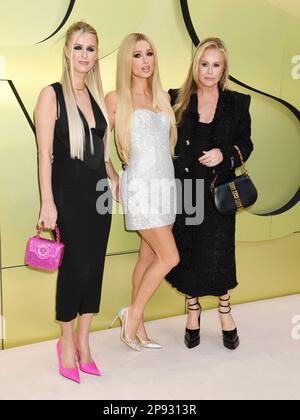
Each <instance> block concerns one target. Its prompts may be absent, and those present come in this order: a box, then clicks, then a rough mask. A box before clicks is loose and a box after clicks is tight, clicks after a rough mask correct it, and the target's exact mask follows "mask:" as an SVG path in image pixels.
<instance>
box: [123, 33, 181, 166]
mask: <svg viewBox="0 0 300 420" xmlns="http://www.w3.org/2000/svg"><path fill="white" fill-rule="evenodd" d="M138 41H146V42H148V44H149V45H150V47H151V49H152V51H153V54H154V61H155V64H154V72H153V75H152V77H151V78H150V79H149V85H150V88H151V92H152V96H153V109H154V111H155V112H158V111H161V112H165V114H166V115H167V116H168V117H169V119H170V121H171V130H170V150H171V154H172V155H174V151H175V146H176V142H177V128H176V120H175V115H174V111H173V109H172V107H171V104H170V100H169V97H168V95H167V94H166V92H164V90H163V88H162V84H161V81H160V76H159V69H158V59H157V51H156V48H155V46H154V44H153V42H152V41H151V40H150V39H149V38H148V37H147V36H146V35H144V34H140V33H132V34H130V35H128V36H127V37H126V38H125V39H124V40H123V42H122V44H121V46H120V48H119V52H118V63H117V88H116V91H117V96H118V105H117V109H116V118H115V137H116V144H117V148H118V152H119V156H120V158H121V160H122V161H123V162H124V163H126V164H128V162H129V159H130V153H131V131H132V124H133V117H134V108H133V101H132V91H131V84H132V59H133V52H134V48H135V45H136V43H137V42H138ZM145 153H146V150H145Z"/></svg>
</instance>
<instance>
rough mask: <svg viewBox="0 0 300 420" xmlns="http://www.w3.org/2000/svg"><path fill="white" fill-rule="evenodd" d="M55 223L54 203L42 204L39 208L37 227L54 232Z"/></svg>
mask: <svg viewBox="0 0 300 420" xmlns="http://www.w3.org/2000/svg"><path fill="white" fill-rule="evenodd" d="M56 221H57V210H56V206H55V203H54V201H49V202H44V203H42V206H41V211H40V218H39V221H38V227H39V228H43V229H50V230H54V229H55V225H56Z"/></svg>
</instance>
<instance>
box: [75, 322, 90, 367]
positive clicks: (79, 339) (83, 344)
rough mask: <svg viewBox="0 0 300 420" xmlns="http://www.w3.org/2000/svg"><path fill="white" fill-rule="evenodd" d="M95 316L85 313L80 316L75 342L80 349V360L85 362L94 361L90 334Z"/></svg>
mask: <svg viewBox="0 0 300 420" xmlns="http://www.w3.org/2000/svg"><path fill="white" fill-rule="evenodd" d="M93 316H94V314H84V315H82V316H79V318H78V323H77V330H76V335H75V342H76V347H77V350H78V351H79V355H80V360H81V362H82V363H83V364H89V363H91V362H92V356H91V351H90V343H89V336H90V328H91V324H92V320H93Z"/></svg>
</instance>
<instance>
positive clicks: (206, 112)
mask: <svg viewBox="0 0 300 420" xmlns="http://www.w3.org/2000/svg"><path fill="white" fill-rule="evenodd" d="M227 80H228V56H227V52H226V48H225V45H224V43H223V42H222V41H221V40H220V39H218V38H207V39H206V40H204V41H203V42H202V43H201V44H200V45H199V47H198V49H197V51H196V54H195V57H194V60H193V63H192V65H191V68H190V71H189V75H188V78H187V80H186V82H185V83H184V85H183V87H182V88H181V89H180V90H179V92H178V91H175V90H171V91H170V94H171V97H172V102H173V104H174V105H175V106H174V110H175V113H176V119H177V124H178V144H177V149H176V156H177V158H176V159H175V161H174V164H175V172H176V178H178V179H180V180H182V181H184V180H186V179H190V180H191V182H192V184H193V187H194V188H193V192H192V195H191V197H190V199H191V200H192V202H193V204H194V205H195V204H196V201H195V200H196V194H195V184H196V182H195V181H196V180H197V179H198V180H199V179H202V180H204V220H203V223H202V224H196V225H188V224H187V223H186V217H187V214H185V213H184V212H183V213H182V214H178V216H177V219H176V223H175V225H174V236H175V239H176V243H177V246H178V250H179V253H180V263H179V265H178V266H177V267H175V268H174V269H173V270H172V271H171V273H169V274H168V276H167V280H168V281H169V282H170V283H171V284H172V285H173V286H174V287H176V288H177V289H178V290H179V291H180V292H182V293H185V294H186V298H187V303H188V320H187V328H186V334H185V343H186V345H187V347H189V348H192V347H195V346H197V345H198V344H199V343H200V315H201V306H200V304H199V301H198V297H199V296H208V295H210V296H217V297H219V300H220V301H219V313H220V321H221V325H222V330H223V342H224V345H225V347H227V348H229V349H235V348H237V347H238V345H239V337H238V334H237V329H236V326H235V323H234V320H233V317H232V315H231V308H230V295H229V291H230V290H231V289H234V288H235V287H236V286H237V285H238V283H237V279H236V261H235V221H236V218H235V215H233V216H222V215H221V214H219V213H218V211H217V210H216V208H215V207H214V204H213V201H212V196H211V191H210V185H211V183H212V181H213V179H214V176H215V173H216V174H218V183H223V182H226V181H228V180H230V179H233V178H234V169H235V168H237V167H239V166H241V160H240V158H239V155H238V153H237V151H236V150H235V148H234V145H237V146H238V147H239V148H240V150H241V153H242V155H243V157H244V160H245V161H246V160H247V159H248V157H249V156H250V154H251V152H252V150H253V144H252V141H251V139H250V135H251V119H250V114H249V105H250V96H248V95H243V94H241V93H238V92H234V91H230V90H228V89H226V83H227ZM185 193H186V194H185V195H186V199H188V198H189V197H188V194H187V191H186V190H185ZM183 196H184V195H183ZM202 199H203V197H200V200H202ZM197 204H198V206H199V202H198V203H197ZM183 209H184V207H183ZM188 217H190V216H188Z"/></svg>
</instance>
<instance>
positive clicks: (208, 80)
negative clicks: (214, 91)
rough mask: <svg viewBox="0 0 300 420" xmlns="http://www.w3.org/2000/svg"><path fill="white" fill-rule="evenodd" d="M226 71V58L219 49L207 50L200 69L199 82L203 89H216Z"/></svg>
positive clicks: (200, 62) (202, 57)
mask: <svg viewBox="0 0 300 420" xmlns="http://www.w3.org/2000/svg"><path fill="white" fill-rule="evenodd" d="M224 71H225V57H224V54H223V53H222V52H221V51H219V50H218V48H207V49H206V50H205V51H204V53H203V54H202V56H201V59H200V61H199V67H198V82H199V85H200V86H203V87H215V86H216V85H218V84H219V82H220V80H221V79H222V76H223V74H224Z"/></svg>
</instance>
